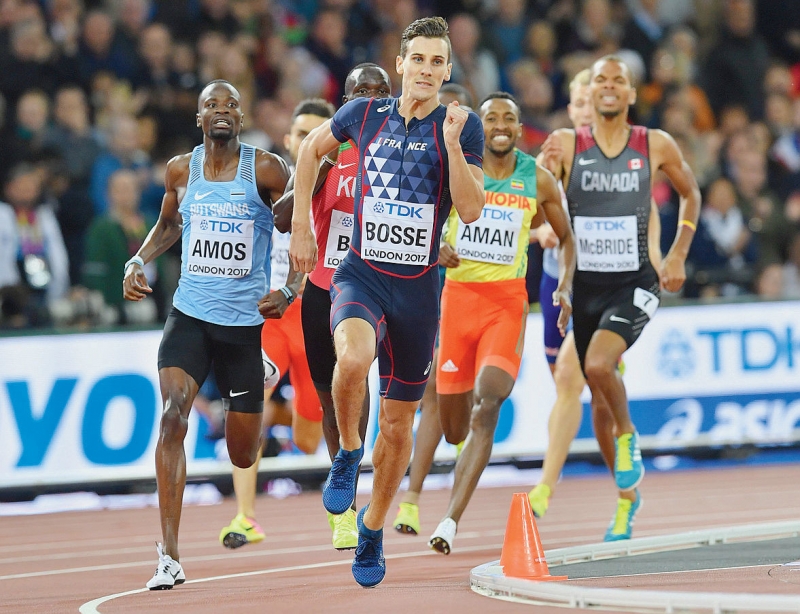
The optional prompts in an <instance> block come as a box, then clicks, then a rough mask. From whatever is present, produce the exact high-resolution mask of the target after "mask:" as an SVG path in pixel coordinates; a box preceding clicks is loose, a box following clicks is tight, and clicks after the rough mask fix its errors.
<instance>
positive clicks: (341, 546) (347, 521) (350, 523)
mask: <svg viewBox="0 0 800 614" xmlns="http://www.w3.org/2000/svg"><path fill="white" fill-rule="evenodd" d="M328 524H329V525H330V527H331V531H332V532H333V538H332V540H331V541H332V542H333V547H334V548H336V549H337V550H353V549H354V548H355V547H356V546H358V530H357V529H356V512H355V510H354V509H353V508H351V507H349V508H347V509H346V510H345V512H344V513H343V514H331V513H330V512H328Z"/></svg>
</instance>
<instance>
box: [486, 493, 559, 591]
mask: <svg viewBox="0 0 800 614" xmlns="http://www.w3.org/2000/svg"><path fill="white" fill-rule="evenodd" d="M500 566H501V567H502V568H503V575H505V576H507V577H510V578H524V579H526V580H566V579H567V576H551V575H550V570H549V569H548V568H547V560H546V559H545V556H544V549H543V548H542V542H541V540H540V539H539V530H538V529H537V528H536V521H535V520H534V518H533V510H532V509H531V503H530V501H528V495H527V493H524V492H518V493H514V495H513V498H512V499H511V511H510V512H509V514H508V524H506V535H505V538H504V539H503V553H502V554H501V555H500Z"/></svg>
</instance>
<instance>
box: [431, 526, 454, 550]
mask: <svg viewBox="0 0 800 614" xmlns="http://www.w3.org/2000/svg"><path fill="white" fill-rule="evenodd" d="M456 529H457V526H456V521H455V520H453V519H452V518H445V519H444V520H442V521H441V522H440V523H439V526H438V527H436V530H435V531H434V532H433V535H431V538H430V539H429V540H428V545H429V546H430V547H431V548H433V549H434V550H436V552H441V553H442V554H450V550H452V549H453V540H454V539H455V538H456Z"/></svg>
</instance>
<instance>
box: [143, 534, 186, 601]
mask: <svg viewBox="0 0 800 614" xmlns="http://www.w3.org/2000/svg"><path fill="white" fill-rule="evenodd" d="M156 551H157V552H158V567H156V573H154V574H153V577H152V578H150V579H149V580H148V581H147V588H149V589H150V590H151V591H164V590H169V589H171V588H172V587H173V586H175V585H176V584H183V583H184V582H186V574H184V573H183V567H181V564H180V563H179V562H178V561H176V560H174V559H173V558H172V557H171V556H170V555H168V554H166V553H165V552H164V547H163V546H162V545H161V544H159V543H156Z"/></svg>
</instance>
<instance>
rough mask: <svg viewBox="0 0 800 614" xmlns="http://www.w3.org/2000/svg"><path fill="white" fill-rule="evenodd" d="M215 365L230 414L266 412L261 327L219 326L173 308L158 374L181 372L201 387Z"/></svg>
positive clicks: (163, 342)
mask: <svg viewBox="0 0 800 614" xmlns="http://www.w3.org/2000/svg"><path fill="white" fill-rule="evenodd" d="M212 365H213V367H214V375H215V376H216V380H217V386H218V387H219V391H220V394H221V396H222V398H223V399H226V400H229V401H230V402H229V403H228V405H229V407H228V409H230V411H238V412H242V413H259V412H261V411H262V410H263V408H264V363H263V362H262V360H261V325H256V326H220V325H219V324H211V323H210V322H205V321H203V320H198V319H197V318H193V317H191V316H188V315H186V314H185V313H183V312H181V311H178V310H177V309H175V307H173V308H172V311H170V313H169V316H168V317H167V322H166V324H165V325H164V336H163V337H162V339H161V345H160V346H159V348H158V368H159V370H161V369H164V368H167V367H177V368H179V369H182V370H183V371H185V372H186V373H188V374H189V375H190V376H191V377H192V378H193V379H194V381H195V382H197V385H198V387H199V386H201V385H202V384H203V382H204V381H205V380H206V377H208V373H209V371H210V370H211V367H212Z"/></svg>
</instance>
